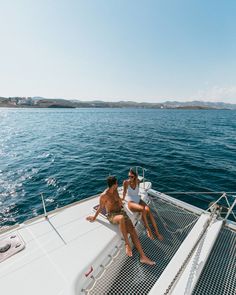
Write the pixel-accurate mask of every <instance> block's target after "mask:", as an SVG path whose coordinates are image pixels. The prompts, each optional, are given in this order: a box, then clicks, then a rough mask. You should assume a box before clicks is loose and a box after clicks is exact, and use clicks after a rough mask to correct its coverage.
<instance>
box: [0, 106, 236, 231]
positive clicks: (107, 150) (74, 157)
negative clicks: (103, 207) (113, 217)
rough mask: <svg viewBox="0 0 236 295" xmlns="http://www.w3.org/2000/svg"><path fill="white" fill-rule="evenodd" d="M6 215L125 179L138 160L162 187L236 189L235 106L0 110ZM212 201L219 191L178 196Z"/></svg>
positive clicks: (19, 215) (15, 218) (9, 219)
mask: <svg viewBox="0 0 236 295" xmlns="http://www.w3.org/2000/svg"><path fill="white" fill-rule="evenodd" d="M0 123H1V128H0V222H1V225H11V224H14V223H15V222H22V221H23V220H25V219H28V218H30V217H33V216H37V215H38V214H41V213H42V205H41V198H40V193H42V192H43V193H44V195H45V199H46V205H47V208H48V210H52V209H54V208H58V207H61V206H63V205H65V204H69V203H71V202H74V201H76V200H80V199H83V198H85V197H88V196H91V195H93V194H97V193H99V192H101V191H102V190H103V189H104V188H105V186H106V183H105V179H106V177H107V176H108V175H109V174H115V175H117V176H118V179H119V184H120V185H121V184H122V180H123V179H124V178H125V177H126V176H127V171H128V168H129V167H131V166H135V165H140V166H144V167H145V168H147V169H148V171H147V175H146V176H147V178H148V179H149V180H151V181H152V183H153V187H154V188H155V189H156V190H160V191H163V192H166V191H168V192H169V191H206V190H207V191H208V190H210V191H235V190H236V164H235V163H236V153H235V150H236V136H235V135H236V112H235V111H223V110H222V111H206V110H204V111H197V110H196V111H194V110H191V111H190V110H185V111H184V110H147V109H140V110H139V109H60V110H58V109H0ZM175 197H178V198H181V199H182V200H184V201H187V202H190V203H192V204H195V205H197V206H201V207H203V208H206V206H207V204H208V203H209V202H210V201H212V200H213V199H214V198H215V196H214V195H198V196H184V195H183V196H175Z"/></svg>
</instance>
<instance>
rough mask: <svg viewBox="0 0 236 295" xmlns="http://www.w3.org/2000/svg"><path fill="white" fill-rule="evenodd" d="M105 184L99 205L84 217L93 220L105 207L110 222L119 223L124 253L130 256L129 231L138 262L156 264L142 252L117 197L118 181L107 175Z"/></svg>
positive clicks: (133, 229) (120, 201)
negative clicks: (92, 212)
mask: <svg viewBox="0 0 236 295" xmlns="http://www.w3.org/2000/svg"><path fill="white" fill-rule="evenodd" d="M107 184H108V188H107V189H106V190H105V191H104V192H103V193H102V194H101V196H100V200H99V207H98V209H97V211H96V213H95V215H94V216H88V217H87V218H86V219H87V220H89V221H91V222H93V221H95V219H96V218H97V216H98V214H99V213H100V212H101V211H102V209H103V208H106V211H107V212H108V216H107V218H108V220H109V221H110V223H112V224H118V225H119V228H120V231H121V233H122V235H123V237H124V240H125V251H126V254H127V255H128V256H129V257H131V256H132V249H131V245H130V242H129V238H128V233H129V234H130V236H131V239H132V241H133V243H134V245H135V247H136V248H137V250H138V252H139V254H140V262H141V263H145V264H149V265H154V264H156V263H155V261H152V260H151V259H149V258H148V257H147V256H146V255H145V254H144V252H143V249H142V246H141V243H140V241H139V238H138V235H137V233H136V230H135V228H134V226H133V224H132V222H131V220H130V219H129V217H128V215H127V214H126V212H125V210H124V208H123V206H122V200H121V198H120V197H119V194H118V191H117V188H118V182H117V179H116V177H115V176H109V177H108V178H107Z"/></svg>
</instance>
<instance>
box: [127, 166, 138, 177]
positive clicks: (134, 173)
mask: <svg viewBox="0 0 236 295" xmlns="http://www.w3.org/2000/svg"><path fill="white" fill-rule="evenodd" d="M129 172H130V173H132V174H133V175H134V176H135V178H137V176H138V173H137V172H136V170H135V168H130V169H129Z"/></svg>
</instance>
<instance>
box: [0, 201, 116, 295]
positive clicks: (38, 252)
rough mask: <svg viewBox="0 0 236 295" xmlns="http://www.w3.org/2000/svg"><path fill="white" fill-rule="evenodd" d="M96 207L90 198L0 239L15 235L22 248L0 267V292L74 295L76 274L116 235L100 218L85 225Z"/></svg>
mask: <svg viewBox="0 0 236 295" xmlns="http://www.w3.org/2000/svg"><path fill="white" fill-rule="evenodd" d="M97 203H98V199H97V198H92V199H90V200H86V201H85V202H82V203H79V204H78V205H73V206H71V207H68V208H66V209H64V210H60V211H57V212H55V213H52V214H51V215H50V217H49V221H47V220H45V218H44V217H43V218H39V219H36V220H35V221H33V222H30V223H28V224H27V223H26V224H23V225H22V226H20V227H19V228H17V229H15V230H13V231H10V232H7V233H5V234H3V235H1V239H2V238H3V237H4V236H6V235H9V234H13V233H16V232H17V233H18V234H19V235H20V236H21V237H22V239H23V240H24V242H25V244H26V247H25V249H24V250H22V251H21V252H19V253H17V254H15V255H14V256H12V257H10V258H8V259H6V260H5V261H3V262H2V263H1V264H0V286H1V293H2V291H3V290H4V292H3V293H5V294H7V295H13V294H16V293H18V294H24V295H28V294H30V295H31V294H34V295H37V294H38V295H42V294H51V295H53V294H55V295H59V294H65V295H68V294H76V284H77V283H78V280H79V278H80V276H81V277H83V276H84V274H85V272H87V271H88V270H89V269H90V267H91V264H92V262H94V261H96V259H97V257H99V256H101V255H99V254H102V253H103V252H104V250H105V249H107V248H108V247H109V245H111V242H112V241H113V239H117V236H118V235H117V227H114V226H111V225H110V224H109V222H108V221H107V220H105V219H104V218H102V217H98V221H96V222H94V223H90V222H88V221H86V219H85V217H86V216H87V215H88V214H91V213H92V208H93V206H94V205H96V204H97ZM53 227H55V229H56V231H58V233H59V234H60V236H61V237H60V236H59V235H58V233H57V232H56V231H55V229H54V228H53ZM101 237H102V238H101ZM63 240H64V241H63ZM95 245H96V247H95Z"/></svg>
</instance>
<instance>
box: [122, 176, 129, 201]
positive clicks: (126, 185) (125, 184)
mask: <svg viewBox="0 0 236 295" xmlns="http://www.w3.org/2000/svg"><path fill="white" fill-rule="evenodd" d="M127 187H128V184H127V180H124V181H123V198H122V200H123V201H124V199H125V196H126V193H127Z"/></svg>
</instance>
